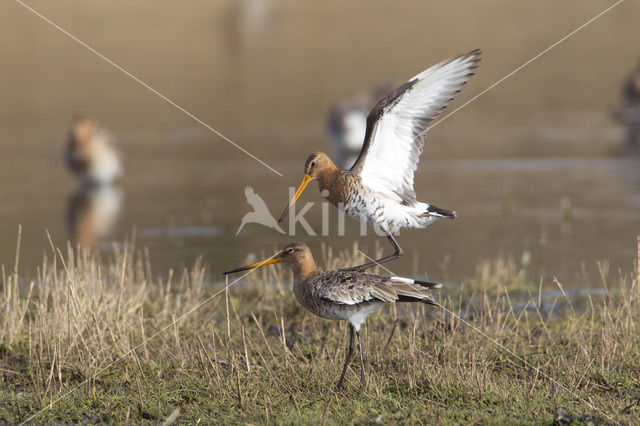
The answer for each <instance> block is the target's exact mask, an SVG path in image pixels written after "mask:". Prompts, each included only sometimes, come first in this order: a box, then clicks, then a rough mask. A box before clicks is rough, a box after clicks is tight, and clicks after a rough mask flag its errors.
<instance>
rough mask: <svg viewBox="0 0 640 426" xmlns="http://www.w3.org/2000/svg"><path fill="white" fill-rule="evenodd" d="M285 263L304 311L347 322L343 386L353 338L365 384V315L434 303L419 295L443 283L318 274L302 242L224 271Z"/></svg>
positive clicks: (342, 272)
mask: <svg viewBox="0 0 640 426" xmlns="http://www.w3.org/2000/svg"><path fill="white" fill-rule="evenodd" d="M280 262H284V263H286V264H287V266H289V267H290V268H291V271H292V272H293V295H294V296H295V298H296V300H297V301H298V303H299V304H301V305H302V307H304V308H305V309H306V310H307V311H309V312H311V313H312V314H314V315H317V316H319V317H322V318H326V319H335V320H345V321H348V322H349V346H348V349H347V356H346V358H345V360H344V366H343V367H342V374H341V375H340V380H339V381H338V388H340V387H341V386H342V382H343V380H344V375H345V372H346V371H347V366H348V365H349V362H350V361H351V357H352V355H353V346H354V339H355V336H356V335H357V336H358V341H359V343H360V359H361V365H360V381H361V382H362V385H363V386H364V384H365V369H366V364H367V353H366V351H365V349H364V343H363V342H362V339H361V337H360V326H361V325H362V323H363V322H365V320H366V319H367V316H368V315H369V314H371V313H372V312H374V311H375V310H376V309H378V308H380V307H381V306H382V305H384V304H385V303H395V302H422V303H428V304H435V303H434V302H433V300H432V299H431V298H430V297H429V296H428V295H426V294H424V293H423V292H422V290H424V289H425V288H440V287H442V284H437V283H430V282H426V281H418V280H413V279H411V278H401V277H383V276H380V275H373V274H367V273H363V272H355V271H345V270H338V271H318V270H317V269H316V264H315V262H314V261H313V256H312V255H311V250H309V247H307V246H306V245H305V244H303V243H291V244H289V245H288V246H286V247H285V248H283V249H282V250H280V251H279V252H278V253H276V254H275V255H274V256H272V257H270V258H269V259H266V260H263V261H260V262H257V263H253V264H251V265H247V266H244V267H242V268H238V269H234V270H232V271H228V272H225V275H226V274H231V273H234V272H240V271H245V270H248V269H253V268H257V267H259V266H264V265H270V264H273V263H280Z"/></svg>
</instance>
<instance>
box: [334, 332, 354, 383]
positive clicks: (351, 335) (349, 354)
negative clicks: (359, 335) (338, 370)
mask: <svg viewBox="0 0 640 426" xmlns="http://www.w3.org/2000/svg"><path fill="white" fill-rule="evenodd" d="M355 334H356V330H355V328H353V326H352V325H351V324H349V349H348V350H347V357H346V358H345V359H344V367H342V374H341V375H340V380H338V386H336V389H340V388H341V387H342V381H343V380H344V375H345V373H346V372H347V367H348V366H349V362H351V357H352V356H353V344H354V343H355V342H354V341H355V337H356V336H355Z"/></svg>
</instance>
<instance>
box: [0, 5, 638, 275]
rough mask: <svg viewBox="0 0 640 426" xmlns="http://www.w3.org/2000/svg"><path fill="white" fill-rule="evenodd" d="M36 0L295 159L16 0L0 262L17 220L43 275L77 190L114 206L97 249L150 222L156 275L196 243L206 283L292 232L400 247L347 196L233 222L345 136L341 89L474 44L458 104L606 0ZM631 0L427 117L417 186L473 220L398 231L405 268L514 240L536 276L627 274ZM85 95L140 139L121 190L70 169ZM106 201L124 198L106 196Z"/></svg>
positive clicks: (119, 129) (0, 39)
mask: <svg viewBox="0 0 640 426" xmlns="http://www.w3.org/2000/svg"><path fill="white" fill-rule="evenodd" d="M569 3H571V2H569ZM30 4H31V5H32V6H33V7H34V8H36V9H37V10H39V11H40V12H41V13H42V14H44V15H45V16H47V17H48V18H50V19H51V20H53V21H54V22H56V23H57V24H58V25H60V26H62V27H63V28H65V29H66V30H68V31H70V32H71V33H73V34H74V35H75V36H77V37H78V38H80V39H81V40H83V41H85V42H86V43H88V44H89V45H91V46H92V47H93V48H95V49H96V50H98V51H100V52H101V53H103V54H104V55H106V56H108V57H109V58H111V59H112V60H113V61H114V62H116V63H118V64H119V65H121V66H122V67H124V68H126V69H127V70H128V71H130V72H131V73H133V74H134V75H136V76H137V77H138V78H140V79H141V80H143V81H145V82H146V83H147V84H149V85H151V86H152V87H154V88H155V89H156V90H158V91H159V92H161V93H163V94H164V95H165V96H167V97H169V98H170V99H172V100H173V101H175V102H176V103H178V104H180V105H181V106H182V107H184V108H186V109H187V110H189V111H190V112H192V113H193V114H195V115H196V116H198V117H199V118H200V119H202V120H203V121H204V122H206V123H208V124H209V125H211V126H212V127H214V128H215V129H216V130H218V131H220V132H222V133H223V134H224V135H225V136H227V137H228V138H229V139H231V140H232V141H234V142H235V143H237V144H238V145H240V146H242V147H243V148H245V149H247V150H248V151H250V152H251V153H253V154H254V155H255V156H257V157H258V158H260V159H261V160H263V161H264V162H266V163H267V164H269V165H270V166H271V167H272V168H273V169H275V170H277V171H278V172H279V173H281V174H282V176H279V175H278V174H276V173H274V172H273V171H271V170H269V169H268V168H266V167H264V166H263V165H261V164H259V163H258V162H256V161H255V160H253V159H252V158H250V157H249V156H247V155H246V154H244V153H242V152H241V151H240V150H238V149H237V148H235V147H234V146H232V145H231V144H230V143H228V142H227V141H225V140H223V139H222V138H220V137H219V136H217V135H215V134H214V133H212V132H210V131H209V130H207V129H206V128H204V127H203V126H201V125H200V124H198V123H196V122H195V121H193V120H192V119H191V118H189V117H187V116H186V115H185V114H184V113H182V112H180V111H178V110H176V109H175V108H174V107H172V106H171V105H169V104H168V103H167V102H165V101H164V100H162V99H160V98H159V97H158V96H156V95H154V94H153V93H151V92H149V91H148V90H146V89H145V88H143V87H141V86H140V85H139V84H137V83H135V82H134V81H132V80H131V79H130V78H128V77H127V76H125V75H123V74H122V73H121V72H119V71H118V70H116V69H114V68H113V67H112V66H111V65H109V64H107V63H105V62H104V61H102V60H101V59H99V58H97V57H96V56H95V55H92V54H91V53H90V52H88V51H87V50H86V49H85V48H83V47H82V46H80V45H78V44H77V43H75V42H74V41H72V40H70V39H69V38H68V37H67V36H65V35H64V34H61V33H60V32H58V31H56V30H55V29H53V28H52V27H50V26H49V25H47V24H46V23H44V22H43V21H41V20H40V19H39V18H37V17H36V16H34V15H32V14H30V13H29V12H28V11H26V10H25V9H24V8H22V7H20V6H19V5H16V4H12V3H11V2H5V3H3V4H2V5H1V6H0V16H2V17H3V25H2V26H0V51H1V52H2V56H3V61H2V62H3V67H2V68H0V87H1V88H2V100H1V101H0V124H1V125H2V129H3V133H2V137H1V139H0V149H1V161H2V167H0V182H1V184H2V186H1V189H0V197H1V198H0V199H1V203H0V241H1V244H0V263H2V264H5V265H12V264H13V258H14V251H15V238H16V235H17V228H18V225H19V224H21V225H22V226H23V229H24V231H23V242H22V243H23V244H22V253H21V269H22V270H23V271H25V272H29V271H33V268H34V266H35V265H37V264H39V262H40V260H41V258H42V254H43V252H45V251H47V247H48V242H47V236H46V231H47V230H48V231H49V232H50V233H51V235H52V237H53V240H54V242H55V243H56V244H57V245H60V246H62V245H64V244H65V241H66V240H67V239H68V238H69V237H70V235H71V232H72V229H70V228H69V226H68V225H67V218H68V216H69V211H70V208H71V206H72V205H80V206H81V209H80V210H75V212H76V213H75V214H76V215H77V216H79V217H84V218H89V219H86V220H87V221H91V220H93V219H90V218H93V216H91V214H94V213H92V210H91V209H92V208H93V209H94V210H95V211H97V212H98V213H102V215H103V216H104V215H107V216H108V215H110V214H112V215H113V217H107V220H112V221H113V222H114V228H113V230H111V231H110V232H106V231H105V232H103V234H105V235H104V236H100V235H99V236H98V237H99V238H98V239H99V240H100V241H101V243H100V244H99V247H100V248H101V250H103V251H105V252H108V250H109V245H110V242H115V243H116V244H117V243H118V242H121V241H123V240H124V239H125V238H126V236H127V235H129V234H131V233H132V232H133V230H134V229H135V234H136V242H137V247H145V246H146V247H148V248H149V251H150V254H151V262H152V265H153V266H154V268H155V269H156V272H157V273H158V274H160V273H164V272H165V271H166V270H167V269H168V268H181V267H184V266H189V265H190V264H192V263H193V261H194V260H195V259H196V258H197V257H198V256H202V257H203V258H204V261H205V264H207V265H208V267H209V271H210V274H211V277H212V279H217V277H218V274H219V272H221V271H223V270H226V269H229V268H231V267H235V266H238V265H240V264H244V262H245V260H246V257H247V255H249V254H255V255H259V254H260V253H263V254H270V253H271V252H272V250H273V249H275V248H277V247H280V246H282V245H284V244H286V243H287V242H289V241H290V240H291V239H293V238H295V239H297V240H301V241H304V242H306V243H308V244H309V245H310V246H311V248H312V250H314V251H317V252H319V249H320V247H321V245H322V244H327V245H331V246H333V247H334V248H336V249H342V248H350V247H351V246H352V244H353V242H354V241H355V240H358V241H359V242H360V247H361V248H362V250H363V251H364V252H366V253H369V254H371V255H373V253H374V250H375V245H376V242H378V243H380V244H381V245H382V247H384V249H385V250H390V247H388V246H387V242H386V241H385V240H384V239H383V238H380V237H375V236H371V235H369V236H366V237H361V236H360V235H359V224H358V223H357V222H355V221H353V220H352V219H348V218H347V220H346V222H345V226H346V230H347V232H346V235H345V236H342V237H340V236H336V235H335V232H336V231H337V220H338V214H337V212H336V210H335V209H334V208H333V207H331V209H330V210H329V212H330V218H329V229H330V230H331V232H332V234H331V235H330V236H309V235H307V233H306V232H305V231H304V230H303V229H302V228H301V227H298V228H297V229H296V235H295V237H289V236H286V235H281V234H280V233H278V232H277V231H275V230H273V229H269V228H266V227H262V226H260V225H256V224H248V225H246V226H245V227H244V228H243V229H242V231H241V232H240V233H239V234H238V235H237V236H236V231H237V229H238V227H239V226H240V221H241V219H242V217H243V216H244V215H245V214H246V213H247V212H250V211H251V210H252V208H251V206H249V204H247V201H246V198H245V188H246V187H247V186H251V187H252V188H253V190H254V191H255V193H257V194H258V195H260V196H261V198H262V199H263V200H264V202H265V203H266V205H267V207H268V208H269V209H270V211H271V213H273V214H274V215H275V216H276V217H277V215H279V213H280V212H281V210H282V209H283V208H284V206H285V205H286V203H287V201H288V197H289V187H290V186H297V185H298V183H299V181H300V179H301V177H302V168H303V164H304V160H305V158H306V157H307V155H308V154H309V153H311V152H313V151H318V150H324V151H327V152H329V153H331V148H330V145H329V144H328V141H327V135H326V130H325V123H326V115H327V111H328V109H329V107H330V105H331V104H332V103H333V102H335V101H336V100H338V99H340V98H341V97H343V96H345V95H349V94H353V93H356V92H359V91H366V90H369V89H371V88H373V87H375V86H376V85H378V84H379V83H380V82H381V81H383V80H384V79H387V78H395V79H397V80H398V81H402V80H404V79H406V78H408V77H410V76H412V75H414V74H416V73H417V72H419V71H421V70H422V69H425V68H427V67H428V66H430V65H433V64H435V63H436V62H438V61H440V60H443V59H446V58H447V57H450V56H454V55H457V54H459V53H463V52H466V51H469V50H472V49H473V48H476V47H480V48H482V50H483V51H484V55H483V61H482V62H481V63H480V67H479V69H478V73H477V76H475V77H474V78H473V79H472V80H471V81H470V83H469V84H468V85H467V86H466V87H465V88H464V90H463V91H462V93H460V94H459V96H458V98H457V101H456V102H454V104H453V105H452V108H449V109H448V110H447V111H452V110H453V109H454V108H455V107H457V106H459V105H462V103H463V102H464V101H466V100H468V99H470V98H471V97H473V96H474V95H476V94H478V93H480V92H481V91H482V90H484V89H485V88H486V87H488V86H489V85H491V84H492V83H493V82H495V81H497V80H498V79H500V78H501V77H503V76H504V75H506V74H508V73H509V72H511V71H512V70H513V69H514V68H516V67H517V66H519V65H520V64H522V63H523V62H525V61H526V60H528V59H530V58H531V57H533V56H534V55H535V54H537V53H538V52H540V51H541V50H542V49H544V48H546V47H547V46H548V45H550V44H552V43H554V42H555V41H557V40H558V39H559V38H560V37H562V36H563V35H565V34H566V33H568V32H570V31H571V30H573V29H574V28H575V27H577V26H578V25H580V24H582V23H583V22H585V21H586V20H588V19H589V18H591V17H592V16H594V15H595V14H597V13H598V12H599V11H601V10H602V9H603V8H604V7H606V5H605V4H604V3H602V2H599V1H586V2H584V1H581V2H575V3H571V4H566V5H565V4H563V5H558V4H557V2H553V1H542V2H536V3H535V4H526V5H525V4H517V5H516V4H512V2H507V1H492V2H489V3H488V4H485V5H476V4H469V5H467V6H465V8H464V10H461V8H460V7H457V6H455V5H446V4H440V3H438V4H427V3H424V2H418V1H411V2H410V1H407V2H399V3H394V4H393V5H391V4H389V5H387V6H384V7H380V8H371V7H369V6H368V4H369V3H367V2H352V3H351V2H350V3H349V4H343V3H342V2H337V1H335V2H328V3H322V4H321V3H308V2H295V1H293V0H291V1H285V0H282V1H267V0H246V1H238V2H231V1H228V2H215V4H209V2H195V3H190V5H189V8H185V7H182V6H179V5H177V4H173V3H171V2H154V7H153V9H151V8H148V7H145V6H144V5H143V4H142V3H135V4H130V3H129V2H110V3H109V4H108V5H101V6H99V7H98V6H95V7H92V8H90V9H89V8H88V7H87V6H86V5H85V4H84V3H82V2H75V1H66V2H62V3H57V4H56V5H55V6H54V5H53V4H50V3H47V2H41V1H34V2H32V3H30ZM619 8H620V10H615V11H612V12H611V13H610V14H609V15H607V16H605V17H603V18H602V19H601V20H600V21H598V22H597V23H596V24H594V25H593V26H592V27H589V28H588V29H585V30H584V32H582V33H580V34H578V35H576V36H575V37H574V38H573V39H571V40H569V41H567V42H566V43H565V44H563V45H560V46H558V47H557V48H556V49H554V50H553V51H551V52H550V53H548V54H547V55H545V56H544V57H541V58H540V59H539V60H537V61H536V62H535V63H532V64H531V65H530V66H529V67H527V68H525V69H523V70H522V71H520V72H519V73H518V74H516V75H514V76H513V77H511V78H510V79H509V80H507V81H505V82H504V83H503V84H501V85H500V86H498V87H496V88H494V89H493V90H492V91H490V92H488V93H487V94H485V95H483V96H482V97H481V98H479V99H478V100H477V101H475V102H474V103H471V104H470V105H468V106H466V107H465V108H463V109H462V110H460V111H459V112H457V113H456V114H455V115H453V116H451V117H449V118H447V119H446V120H445V121H444V122H442V123H441V124H439V125H438V126H436V127H435V128H434V129H432V130H431V131H430V132H429V135H428V138H427V143H426V147H425V152H424V153H423V156H422V161H421V163H420V167H419V169H418V172H417V174H416V182H415V188H416V192H417V194H418V198H419V199H420V200H422V201H425V202H430V203H433V204H435V205H437V206H440V207H443V208H447V209H451V210H455V211H456V212H457V213H458V216H459V217H458V219H456V220H454V221H445V220H442V221H440V222H437V223H436V224H434V225H432V226H430V227H428V228H426V229H423V230H404V231H403V232H402V233H401V234H400V236H399V237H398V241H399V243H400V245H401V246H402V247H403V249H404V251H405V253H406V254H405V256H404V257H403V258H401V259H400V260H398V261H396V262H394V263H393V264H390V265H389V267H390V268H391V269H392V270H393V271H394V272H397V273H405V274H407V273H409V274H422V273H425V272H426V273H428V274H429V276H430V278H434V279H443V278H446V279H448V280H452V281H461V280H464V279H465V278H467V277H469V276H470V275H472V274H473V272H474V270H475V268H476V265H477V264H478V262H479V261H481V260H483V259H492V258H495V257H496V256H499V255H505V256H509V257H511V258H513V259H514V260H515V261H517V262H522V261H523V260H524V262H525V263H527V264H528V268H529V271H530V273H531V274H532V276H533V277H536V276H543V277H545V279H546V278H549V279H550V278H551V277H553V276H557V277H558V279H559V280H561V281H562V282H563V283H564V284H565V286H567V287H571V286H573V287H580V286H597V285H598V278H597V277H598V275H597V269H596V262H597V261H599V260H606V261H608V262H609V263H610V268H611V270H612V271H616V270H617V268H623V269H624V270H625V271H628V270H630V269H631V267H632V261H633V259H634V258H635V255H636V237H637V235H638V234H640V160H639V159H638V158H636V157H630V156H625V155H621V154H619V153H618V147H619V146H620V145H621V144H622V143H623V140H624V129H622V128H620V127H619V126H618V125H617V124H616V123H615V122H614V121H613V120H611V118H610V116H611V111H612V109H613V108H614V107H615V106H616V105H617V104H618V103H619V102H620V101H619V89H620V86H621V85H622V81H623V79H624V76H625V75H626V73H627V72H628V71H629V70H630V69H631V67H632V66H633V65H634V64H635V63H636V62H637V57H638V54H639V53H640V51H639V50H638V46H637V43H635V42H634V39H633V37H630V36H629V34H633V33H634V31H635V25H636V23H637V22H638V19H640V10H639V9H640V8H639V7H638V6H637V4H633V3H629V4H623V5H621V6H620V7H619ZM542 24H544V25H542ZM444 34H446V37H445V36H443V35H444ZM595 58H597V60H596V59H595ZM76 113H84V114H88V115H91V116H93V117H95V118H96V119H98V120H99V121H100V122H102V123H103V124H104V125H105V126H106V127H107V128H108V129H109V130H110V131H111V132H112V133H113V134H114V135H115V136H116V137H117V139H118V141H119V147H120V149H121V150H122V151H123V153H124V155H125V159H126V161H125V164H126V169H127V172H126V176H125V178H124V179H123V180H122V181H121V182H120V183H119V184H118V185H117V187H115V188H113V189H112V192H110V193H103V194H79V193H78V189H77V184H76V182H75V181H74V180H73V178H72V177H71V176H70V175H69V174H68V173H67V171H66V170H65V167H64V164H63V161H62V151H63V148H64V140H65V135H66V132H67V126H68V124H69V121H70V120H71V117H72V116H73V115H74V114H76ZM315 186H316V185H315V184H312V185H311V186H310V188H309V189H308V190H307V191H305V193H304V194H303V196H302V197H301V199H300V202H299V208H301V207H302V206H303V205H304V204H305V203H306V202H314V203H315V204H314V206H312V207H311V208H310V210H309V213H308V214H307V215H306V216H305V217H306V218H307V220H308V222H309V224H310V226H311V227H312V228H313V229H314V230H315V232H316V233H320V232H321V230H322V220H321V213H322V206H321V201H322V198H321V197H320V194H319V192H318V191H317V189H316V188H315ZM83 197H84V198H83ZM113 200H116V201H117V202H118V206H119V208H118V209H117V210H118V211H117V212H111V211H110V210H109V208H107V207H104V206H105V205H109V206H112V205H113V204H112V202H113ZM100 202H102V203H103V204H102V206H103V207H95V206H99V205H100V204H99V203H100ZM74 203H75V204H74ZM78 203H79V204H78ZM104 203H108V204H104ZM87 226H88V225H87ZM287 227H288V224H287V223H285V224H284V229H285V230H287V231H288V228H287ZM369 231H370V232H369V233H370V234H371V230H369ZM583 265H584V267H583ZM345 266H346V265H345ZM584 272H586V277H585V274H584Z"/></svg>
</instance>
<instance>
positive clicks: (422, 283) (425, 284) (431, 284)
mask: <svg viewBox="0 0 640 426" xmlns="http://www.w3.org/2000/svg"><path fill="white" fill-rule="evenodd" d="M391 281H392V282H396V283H405V284H417V285H419V286H420V287H424V288H442V283H434V282H429V281H420V280H414V279H412V278H403V277H391Z"/></svg>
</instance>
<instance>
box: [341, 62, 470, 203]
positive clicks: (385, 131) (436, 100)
mask: <svg viewBox="0 0 640 426" xmlns="http://www.w3.org/2000/svg"><path fill="white" fill-rule="evenodd" d="M479 55H480V51H479V50H477V49H476V50H474V51H472V52H469V53H467V54H465V55H461V56H458V57H456V58H453V59H449V60H447V61H444V62H441V63H439V64H437V65H434V66H432V67H431V68H429V69H427V70H425V71H423V72H421V73H420V74H418V75H417V76H415V77H413V78H412V79H411V80H409V81H408V82H406V83H404V84H403V85H402V86H400V87H399V88H397V89H396V90H394V91H393V92H391V93H390V94H389V95H387V96H386V97H385V98H383V99H382V100H380V102H378V104H377V105H376V106H375V107H374V108H373V110H371V113H370V114H369V117H368V118H367V133H366V135H365V142H364V146H363V147H362V151H361V152H360V156H359V157H358V160H357V161H356V163H355V164H354V165H353V167H352V168H351V170H352V171H353V172H356V173H358V174H359V175H360V177H361V178H362V183H363V184H364V185H365V186H367V187H369V188H370V189H371V190H374V191H377V192H380V193H382V194H384V195H385V196H387V197H389V198H391V199H393V200H396V201H398V202H402V203H404V204H406V205H413V204H414V203H415V202H416V194H415V192H414V191H413V175H414V172H415V170H416V169H417V167H418V160H419V157H420V154H421V153H422V147H423V146H424V137H425V134H426V130H427V129H428V128H429V125H430V124H431V122H432V121H433V120H434V119H435V118H436V117H437V116H438V114H439V113H440V111H441V110H443V109H444V108H445V107H446V106H447V105H448V104H449V102H451V101H452V100H453V97H454V96H455V94H456V93H458V92H459V91H460V89H461V88H462V86H463V85H464V84H465V83H466V82H467V80H469V78H470V77H471V76H472V75H473V69H474V68H475V67H476V64H477V63H478V62H479V61H480V59H479Z"/></svg>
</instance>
